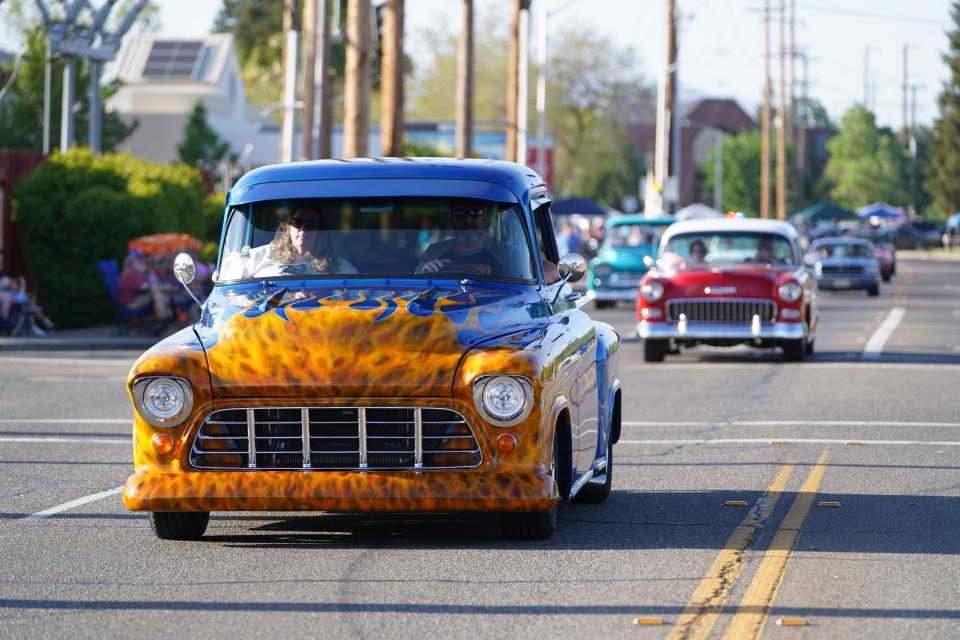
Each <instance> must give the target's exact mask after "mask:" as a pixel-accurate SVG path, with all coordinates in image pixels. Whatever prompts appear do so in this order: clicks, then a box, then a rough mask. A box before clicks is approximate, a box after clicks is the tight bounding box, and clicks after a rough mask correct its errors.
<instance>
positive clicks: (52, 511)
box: [21, 486, 123, 520]
mask: <svg viewBox="0 0 960 640" xmlns="http://www.w3.org/2000/svg"><path fill="white" fill-rule="evenodd" d="M121 491H123V486H119V487H116V488H115V489H109V490H107V491H101V492H100V493H92V494H90V495H89V496H83V497H82V498H77V499H76V500H71V501H70V502H64V503H63V504H58V505H57V506H55V507H50V508H49V509H44V510H43V511H38V512H37V513H34V514H32V515H29V516H24V517H23V518H21V520H38V519H40V518H48V517H50V516H52V515H56V514H58V513H61V512H63V511H67V510H68V509H73V508H74V507H79V506H80V505H84V504H87V503H89V502H95V501H97V500H103V499H104V498H109V497H110V496H115V495H117V494H118V493H120V492H121Z"/></svg>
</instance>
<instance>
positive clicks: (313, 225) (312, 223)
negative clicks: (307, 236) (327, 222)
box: [290, 218, 322, 231]
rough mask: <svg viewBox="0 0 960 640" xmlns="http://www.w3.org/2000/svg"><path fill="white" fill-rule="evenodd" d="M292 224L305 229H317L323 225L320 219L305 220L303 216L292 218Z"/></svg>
mask: <svg viewBox="0 0 960 640" xmlns="http://www.w3.org/2000/svg"><path fill="white" fill-rule="evenodd" d="M290 226H291V227H296V228H297V229H303V230H304V231H317V230H318V229H320V227H321V226H322V223H321V222H320V221H319V220H304V219H303V218H290Z"/></svg>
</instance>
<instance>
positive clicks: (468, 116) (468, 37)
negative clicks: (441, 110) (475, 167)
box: [456, 0, 473, 158]
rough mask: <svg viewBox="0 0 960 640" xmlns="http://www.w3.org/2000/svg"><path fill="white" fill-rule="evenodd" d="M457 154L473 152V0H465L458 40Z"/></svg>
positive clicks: (465, 155)
mask: <svg viewBox="0 0 960 640" xmlns="http://www.w3.org/2000/svg"><path fill="white" fill-rule="evenodd" d="M456 109H457V141H456V146H457V149H456V155H457V156H458V157H460V158H469V157H470V156H471V155H472V154H473V0H463V16H462V24H461V26H460V39H459V41H458V42H457V105H456Z"/></svg>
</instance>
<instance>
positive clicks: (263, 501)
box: [124, 159, 621, 539]
mask: <svg viewBox="0 0 960 640" xmlns="http://www.w3.org/2000/svg"><path fill="white" fill-rule="evenodd" d="M549 206H550V203H549V200H548V199H547V196H546V189H545V188H544V185H543V181H542V180H541V179H540V177H539V176H537V175H536V174H534V173H533V172H531V171H530V170H529V169H527V168H525V167H522V166H520V165H517V164H512V163H506V162H489V161H479V160H416V159H413V160H406V159H399V160H378V161H377V162H370V161H363V160H356V161H319V162H310V163H297V164H287V165H276V166H269V167H264V168H261V169H257V170H255V171H253V172H251V173H248V174H247V175H245V176H244V177H243V178H242V179H241V180H240V181H239V182H238V183H237V184H236V185H235V186H234V187H233V189H232V190H231V192H230V194H229V196H228V199H227V208H226V215H225V220H224V225H225V226H224V230H223V236H222V237H223V242H222V247H221V249H220V256H219V261H218V272H217V274H216V278H215V287H214V290H213V292H212V293H211V295H210V297H209V298H208V300H207V302H206V304H205V305H204V307H203V313H202V316H201V319H200V321H199V323H198V324H196V325H195V326H192V327H189V328H187V329H184V330H182V331H180V332H178V333H176V334H174V335H173V336H171V337H169V338H168V339H166V340H164V341H162V342H160V343H159V344H157V345H156V346H154V347H152V348H151V349H150V350H149V351H147V352H146V353H144V354H143V355H142V356H141V357H140V358H139V359H138V360H137V362H136V363H135V364H134V366H133V369H132V370H131V372H130V376H129V379H128V390H129V393H130V396H131V398H132V400H133V405H134V409H135V413H134V465H135V468H136V472H135V473H134V475H133V476H131V477H130V479H129V480H128V481H127V483H126V486H125V490H124V503H125V504H126V506H127V508H129V509H131V510H135V511H147V512H149V520H150V523H151V526H152V527H153V530H154V532H155V533H156V535H157V536H158V537H160V538H166V539H196V538H198V537H200V536H202V535H203V533H204V531H205V529H206V526H207V522H208V518H209V513H210V512H211V511H299V510H309V511H351V512H354V511H370V512H381V511H401V512H418V511H419V512H464V511H486V512H499V513H500V519H501V524H502V528H503V530H504V533H505V534H506V535H507V536H510V537H516V538H531V539H536V538H546V537H548V536H550V535H551V534H552V533H553V531H554V527H555V523H556V513H557V504H558V502H560V501H561V500H569V499H573V498H577V499H581V500H584V501H592V502H600V501H603V500H605V499H606V498H607V496H608V495H609V493H610V487H611V479H612V473H613V457H612V456H613V444H614V443H615V442H616V441H617V439H618V438H619V437H620V424H621V423H620V415H621V408H620V407H621V387H620V380H619V377H618V363H619V347H620V339H619V336H618V334H617V332H616V331H615V330H614V329H613V328H612V327H611V326H610V325H607V324H604V323H602V322H594V321H593V320H591V319H590V317H589V316H588V315H587V314H586V313H584V312H583V311H582V310H581V307H582V306H583V305H584V304H585V303H586V302H587V301H588V300H589V298H588V297H587V296H585V295H583V294H581V293H578V292H574V291H572V290H571V287H570V285H569V283H570V282H573V281H575V280H577V279H579V278H582V277H583V275H584V274H585V273H586V264H585V262H584V260H583V259H582V258H581V257H580V256H577V255H575V254H568V255H565V256H562V257H561V256H558V255H557V253H556V252H557V245H556V243H555V240H554V232H553V228H552V224H551V220H550V211H549ZM192 269H193V263H192V260H191V259H190V257H189V256H188V255H185V254H184V255H181V256H178V259H177V263H176V265H175V271H176V272H177V273H178V278H179V279H180V280H181V281H183V282H189V280H190V279H191V277H192V273H191V271H192Z"/></svg>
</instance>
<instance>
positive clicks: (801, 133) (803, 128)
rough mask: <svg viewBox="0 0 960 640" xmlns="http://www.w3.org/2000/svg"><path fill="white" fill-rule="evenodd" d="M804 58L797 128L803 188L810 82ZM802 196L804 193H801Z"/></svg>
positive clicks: (801, 186)
mask: <svg viewBox="0 0 960 640" xmlns="http://www.w3.org/2000/svg"><path fill="white" fill-rule="evenodd" d="M801 60H803V84H802V85H801V86H802V87H803V89H802V93H801V97H800V100H801V104H802V109H803V116H802V118H801V119H800V123H799V127H798V128H797V174H798V176H799V185H798V186H799V187H800V188H801V189H802V188H803V186H804V185H805V184H806V173H807V120H808V117H807V107H808V103H807V99H808V96H807V86H808V84H809V76H808V75H807V74H808V71H809V69H808V64H807V62H808V61H807V56H806V55H804V56H802V57H801ZM800 195H801V197H802V196H803V195H804V194H803V193H800Z"/></svg>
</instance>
